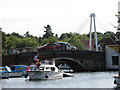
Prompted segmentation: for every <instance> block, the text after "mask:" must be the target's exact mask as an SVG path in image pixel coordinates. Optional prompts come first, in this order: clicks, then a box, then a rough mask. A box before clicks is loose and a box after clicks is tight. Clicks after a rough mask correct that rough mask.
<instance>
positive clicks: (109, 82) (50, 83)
mask: <svg viewBox="0 0 120 90" xmlns="http://www.w3.org/2000/svg"><path fill="white" fill-rule="evenodd" d="M117 73H118V72H83V73H74V77H66V78H62V79H56V80H46V81H25V79H24V78H9V79H3V80H2V88H114V87H115V85H114V84H113V80H114V79H113V75H115V74H117Z"/></svg>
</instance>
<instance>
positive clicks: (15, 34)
mask: <svg viewBox="0 0 120 90" xmlns="http://www.w3.org/2000/svg"><path fill="white" fill-rule="evenodd" d="M11 35H13V36H15V37H18V38H23V36H22V35H19V34H18V33H15V32H13V33H12V34H11Z"/></svg>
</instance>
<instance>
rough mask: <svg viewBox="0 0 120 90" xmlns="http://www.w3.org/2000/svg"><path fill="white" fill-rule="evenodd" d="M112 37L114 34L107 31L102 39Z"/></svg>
mask: <svg viewBox="0 0 120 90" xmlns="http://www.w3.org/2000/svg"><path fill="white" fill-rule="evenodd" d="M113 35H115V33H114V32H111V31H107V32H105V33H104V35H103V38H108V37H111V36H113Z"/></svg>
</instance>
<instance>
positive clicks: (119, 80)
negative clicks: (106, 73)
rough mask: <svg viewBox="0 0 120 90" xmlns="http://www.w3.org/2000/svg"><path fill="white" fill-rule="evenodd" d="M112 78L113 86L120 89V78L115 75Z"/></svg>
mask: <svg viewBox="0 0 120 90" xmlns="http://www.w3.org/2000/svg"><path fill="white" fill-rule="evenodd" d="M113 77H114V84H116V85H117V86H118V87H120V76H119V75H115V76H113Z"/></svg>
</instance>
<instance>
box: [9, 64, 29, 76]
mask: <svg viewBox="0 0 120 90" xmlns="http://www.w3.org/2000/svg"><path fill="white" fill-rule="evenodd" d="M26 67H27V66H26V65H12V66H10V69H11V72H9V77H12V78H13V77H22V76H23V73H24V71H25V68H26Z"/></svg>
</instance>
